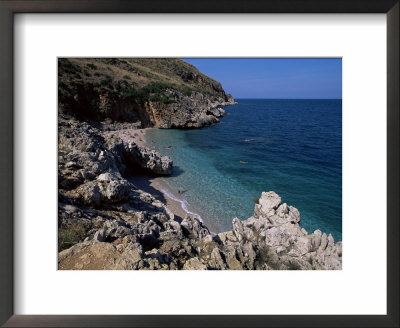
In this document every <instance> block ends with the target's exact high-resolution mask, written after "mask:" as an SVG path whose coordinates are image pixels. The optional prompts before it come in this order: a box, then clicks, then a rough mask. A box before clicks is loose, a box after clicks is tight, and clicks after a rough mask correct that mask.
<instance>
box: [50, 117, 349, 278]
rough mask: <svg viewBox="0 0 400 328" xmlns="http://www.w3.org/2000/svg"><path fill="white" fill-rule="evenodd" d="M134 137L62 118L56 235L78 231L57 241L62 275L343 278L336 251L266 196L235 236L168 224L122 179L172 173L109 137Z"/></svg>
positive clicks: (153, 203) (163, 210) (168, 217)
mask: <svg viewBox="0 0 400 328" xmlns="http://www.w3.org/2000/svg"><path fill="white" fill-rule="evenodd" d="M121 128H122V129H121ZM135 129H137V125H126V124H125V125H120V124H99V123H96V122H90V121H89V122H83V121H80V120H77V119H76V118H74V117H71V116H66V115H60V117H59V205H58V211H59V219H58V221H59V222H58V225H59V234H60V233H61V235H62V236H63V233H65V232H70V231H77V234H78V238H76V239H75V240H74V241H72V242H71V241H69V239H68V238H66V242H65V243H63V239H62V236H61V239H60V238H59V242H60V241H61V243H62V245H59V250H60V252H59V259H58V266H59V269H61V270H86V269H88V270H90V269H93V270H101V269H110V270H113V269H115V270H118V269H120V270H136V269H149V270H156V269H157V270H158V269H164V270H176V269H183V270H225V269H232V270H255V269H258V270H277V269H281V270H321V269H327V270H336V269H341V265H342V257H341V256H342V243H341V242H338V243H335V242H334V240H333V238H332V236H331V235H329V236H327V235H326V234H324V233H321V231H319V230H316V231H314V232H313V233H312V234H308V233H307V231H305V230H304V229H302V228H301V227H300V225H299V223H300V213H299V211H298V210H297V209H296V208H294V207H292V206H289V205H287V204H286V203H282V200H281V198H280V197H279V196H278V195H277V194H275V193H274V192H272V191H271V192H264V193H262V195H261V196H260V198H259V200H258V201H257V203H256V204H255V209H254V215H253V216H252V217H250V218H248V219H247V220H245V221H240V220H238V219H237V218H234V219H233V222H232V230H231V231H227V232H223V233H219V234H215V233H212V232H210V230H209V229H208V228H207V226H205V225H204V223H202V222H200V221H199V220H198V219H197V218H196V217H194V216H191V215H187V216H186V217H181V216H177V215H175V214H174V213H173V211H172V210H171V209H170V208H168V207H167V206H166V205H165V204H164V203H162V202H161V201H159V200H157V199H156V198H155V197H154V196H152V195H151V194H149V193H147V192H145V191H143V190H141V189H139V188H137V187H136V186H135V184H134V182H132V181H131V180H130V179H129V177H130V176H131V174H132V172H133V171H135V172H136V173H137V174H140V173H141V172H147V173H149V174H153V175H154V176H160V175H168V174H171V172H172V168H173V163H172V161H171V159H169V158H168V157H166V156H162V155H161V154H159V153H158V152H156V151H154V150H151V149H149V148H147V147H145V146H143V145H138V144H137V143H135V142H133V141H131V140H130V141H129V142H127V141H126V140H124V138H121V135H120V134H119V133H113V132H120V131H127V130H128V131H131V132H133V133H135V132H134V131H136V130H135ZM137 131H139V130H137ZM59 237H60V236H59ZM68 243H72V244H68ZM60 246H61V248H60Z"/></svg>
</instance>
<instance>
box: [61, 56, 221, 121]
mask: <svg viewBox="0 0 400 328" xmlns="http://www.w3.org/2000/svg"><path fill="white" fill-rule="evenodd" d="M58 82H59V83H58V99H59V109H60V110H61V111H63V112H69V113H75V115H77V117H79V116H80V117H82V118H94V119H101V118H104V117H108V116H109V115H110V113H112V112H113V111H114V110H113V109H110V108H111V107H112V108H116V107H115V106H117V107H118V106H119V107H121V106H123V104H125V105H126V104H127V103H129V104H131V105H132V104H133V105H134V104H136V105H137V108H139V107H143V106H142V105H143V104H144V103H145V102H147V101H156V102H159V103H163V104H170V103H174V102H176V100H175V99H174V96H173V95H171V94H169V93H168V92H166V90H167V89H168V90H171V89H172V90H177V91H179V92H181V93H182V94H184V95H186V96H190V95H191V94H192V93H193V92H199V93H201V94H203V95H205V96H206V97H208V98H215V97H220V98H225V96H226V95H225V92H224V90H223V89H222V86H221V84H220V83H219V82H217V81H215V80H213V79H211V78H210V77H208V76H206V75H205V74H203V73H201V72H200V71H198V70H197V69H196V68H195V67H194V66H193V65H190V64H188V63H186V62H184V61H183V60H181V59H176V58H118V59H117V58H68V59H67V58H60V59H59V61H58ZM113 106H114V107H113Z"/></svg>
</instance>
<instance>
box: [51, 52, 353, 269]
mask: <svg viewBox="0 0 400 328" xmlns="http://www.w3.org/2000/svg"><path fill="white" fill-rule="evenodd" d="M57 65H58V76H57V79H56V80H55V81H57V88H58V101H57V110H58V115H57V116H58V122H57V124H58V127H57V129H58V168H57V170H58V186H57V188H58V223H57V231H55V233H57V238H58V249H57V252H58V270H342V243H343V241H342V239H343V238H342V59H341V58H336V57H332V58H258V57H254V58H247V57H243V58H240V57H234V58H219V57H209V58H204V57H201V58H200V57H199V58H196V57H192V58H184V57H183V58H142V57H141V58H139V57H131V58H108V57H98V58H92V57H91V58H83V57H82V58H81V57H59V58H57ZM347 240H348V239H347V237H346V241H347Z"/></svg>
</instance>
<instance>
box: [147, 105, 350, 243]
mask: <svg viewBox="0 0 400 328" xmlns="http://www.w3.org/2000/svg"><path fill="white" fill-rule="evenodd" d="M237 101H238V103H239V104H238V105H236V106H229V107H226V108H225V110H226V111H227V112H228V115H227V116H225V117H223V118H222V119H221V123H220V124H217V125H213V126H210V127H206V128H203V129H194V130H160V129H152V130H149V131H148V133H147V138H146V139H147V141H148V142H149V143H151V145H152V146H153V147H154V148H156V149H157V150H158V151H159V152H160V153H162V154H163V155H168V156H170V157H171V158H172V159H173V161H174V174H173V176H172V177H166V178H160V179H162V181H163V183H164V184H166V185H167V186H168V189H169V191H168V192H170V193H171V192H172V193H173V194H174V197H175V198H179V199H180V200H181V201H182V203H183V204H184V205H185V206H186V207H187V210H189V211H191V212H194V213H197V214H199V215H200V216H201V218H202V219H203V221H204V222H205V223H206V224H208V225H209V226H210V227H211V228H212V230H214V231H215V232H219V231H225V230H230V229H232V219H233V218H234V217H238V218H239V219H241V220H244V219H247V218H248V217H250V216H251V215H252V214H253V211H254V202H253V199H254V198H255V197H258V196H260V194H261V192H262V191H270V190H273V191H275V192H276V193H278V194H279V195H280V196H281V197H282V201H283V202H286V203H288V205H292V206H294V207H296V208H298V209H299V211H300V215H301V226H302V227H304V228H305V229H306V230H307V231H308V232H310V233H311V232H313V231H314V230H316V229H320V230H322V231H323V232H326V233H331V234H332V235H333V237H334V239H335V241H339V240H342V101H341V100H277V99H274V100H264V99H237ZM177 190H185V192H184V193H183V194H177Z"/></svg>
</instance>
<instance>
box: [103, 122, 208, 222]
mask: <svg viewBox="0 0 400 328" xmlns="http://www.w3.org/2000/svg"><path fill="white" fill-rule="evenodd" d="M150 129H152V128H144V129H121V130H116V131H109V132H107V134H112V135H116V136H118V137H120V138H121V139H122V140H123V141H125V142H134V143H136V144H137V145H139V146H140V147H147V148H151V149H153V145H152V144H151V143H150V142H149V140H148V139H147V138H146V133H147V131H149V130H150ZM133 179H134V184H135V185H136V187H138V188H140V189H142V190H144V191H146V192H148V193H150V194H152V195H154V196H156V197H157V198H159V199H160V200H162V201H163V202H164V203H165V204H166V205H167V207H168V208H169V209H170V210H171V211H172V212H173V213H174V215H176V216H179V217H180V218H182V219H184V218H185V217H186V216H187V215H188V214H195V215H197V216H199V215H198V214H196V213H193V212H190V211H187V210H185V209H184V208H183V203H184V202H185V201H184V200H183V199H181V197H179V196H178V195H176V194H177V192H174V191H173V190H171V189H170V187H169V186H168V185H167V184H166V183H165V182H164V181H162V178H159V177H152V176H146V175H140V176H139V175H137V176H133ZM200 218H201V217H200Z"/></svg>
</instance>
